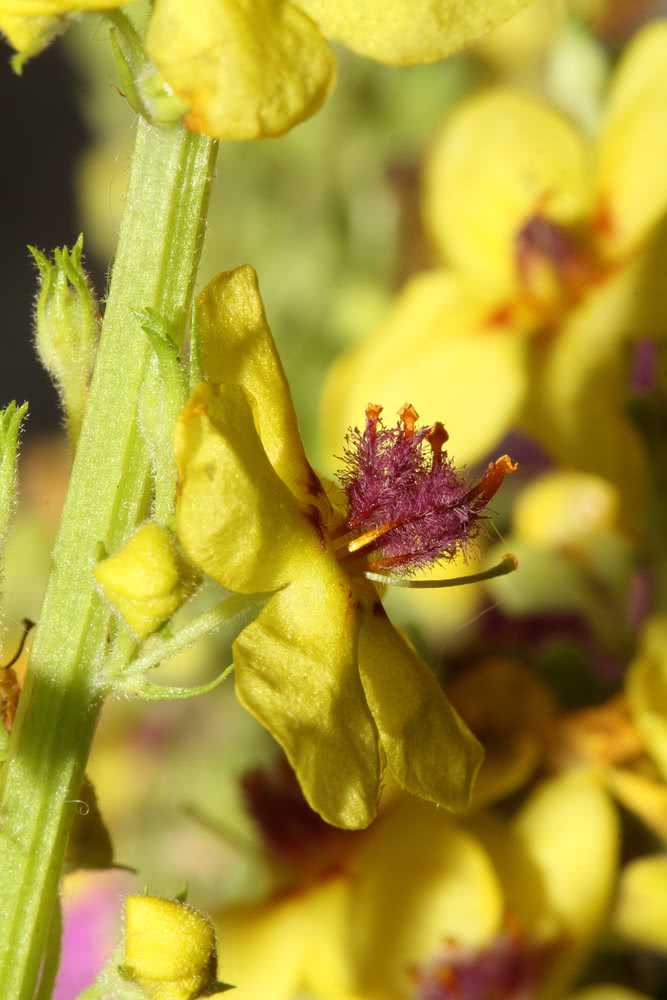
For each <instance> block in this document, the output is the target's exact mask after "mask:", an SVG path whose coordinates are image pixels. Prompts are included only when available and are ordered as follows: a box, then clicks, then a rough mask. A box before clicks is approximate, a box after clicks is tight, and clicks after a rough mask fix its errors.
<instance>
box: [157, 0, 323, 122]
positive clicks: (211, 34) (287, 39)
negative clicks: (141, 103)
mask: <svg viewBox="0 0 667 1000" xmlns="http://www.w3.org/2000/svg"><path fill="white" fill-rule="evenodd" d="M146 48H147V51H148V54H149V55H150V57H151V59H152V60H153V62H154V63H155V65H156V66H157V67H158V69H159V70H160V72H161V73H162V75H163V76H164V78H165V79H166V80H167V82H168V83H169V84H170V86H171V87H173V89H174V91H175V92H176V94H177V95H178V97H180V98H181V100H183V101H185V103H186V104H188V105H190V107H191V108H192V110H191V111H190V113H189V114H188V115H187V116H186V118H185V122H186V124H187V125H188V127H189V128H191V129H192V130H193V131H195V132H204V133H205V134H206V135H210V136H214V137H216V138H219V139H257V138H261V137H266V136H277V135H281V134H282V133H283V132H286V131H287V130H288V129H290V128H291V127H292V126H293V125H296V124H298V123H299V122H300V121H303V120H304V119H305V118H308V117H310V115H313V114H315V112H316V111H317V110H318V109H319V108H320V107H321V105H322V104H323V103H324V100H325V98H326V96H327V94H328V93H329V91H330V90H331V87H332V86H333V83H334V79H335V72H336V66H335V60H334V56H333V52H332V51H331V49H330V48H329V46H328V45H327V43H326V41H325V40H324V38H323V37H322V35H321V34H320V32H319V31H318V29H317V27H316V26H315V25H314V24H313V23H312V21H311V20H310V18H308V17H307V16H306V15H305V14H303V13H302V12H301V11H300V10H299V9H298V7H296V6H294V5H293V4H291V3H289V2H286V0H226V2H225V3H220V2H219V0H197V3H196V4H190V5H185V6H184V5H183V4H182V3H181V2H180V0H158V2H157V3H156V4H155V8H154V11H153V16H152V18H151V22H150V25H149V29H148V34H147V37H146Z"/></svg>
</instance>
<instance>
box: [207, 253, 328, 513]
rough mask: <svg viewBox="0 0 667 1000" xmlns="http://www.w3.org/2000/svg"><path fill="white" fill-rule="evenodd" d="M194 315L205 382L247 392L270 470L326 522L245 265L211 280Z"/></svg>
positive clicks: (259, 300) (252, 278)
mask: <svg viewBox="0 0 667 1000" xmlns="http://www.w3.org/2000/svg"><path fill="white" fill-rule="evenodd" d="M198 315H199V334H200V341H201V343H200V355H201V366H202V371H203V373H204V377H205V378H206V379H208V380H209V381H211V382H230V383H233V384H234V385H241V386H243V387H244V388H245V389H247V390H248V391H249V392H250V393H251V395H252V397H253V399H254V400H255V401H256V404H257V408H256V411H255V419H256V421H257V426H258V428H259V435H260V437H261V439H262V444H263V446H264V449H265V451H266V453H267V455H268V457H269V461H270V462H271V465H272V466H273V467H274V469H275V470H276V472H277V473H278V475H279V476H280V478H281V479H282V480H283V482H285V483H286V484H287V486H288V487H289V489H290V490H291V491H292V493H294V494H295V496H297V497H298V498H299V499H300V500H302V501H303V502H304V503H308V504H310V503H313V502H315V503H317V505H318V507H319V508H320V510H321V512H322V514H323V515H324V516H325V517H326V516H327V514H330V507H329V506H328V503H327V500H326V496H325V495H324V493H323V491H322V487H321V486H320V483H319V480H318V478H317V476H316V475H315V473H314V472H313V470H312V469H311V467H310V465H309V464H308V461H307V459H306V455H305V452H304V450H303V444H302V442H301V436H300V434H299V425H298V423H297V419H296V412H295V410H294V403H293V402H292V396H291V393H290V389H289V385H288V383H287V379H286V378H285V372H284V371H283V366H282V363H281V361H280V356H279V354H278V351H277V350H276V345H275V343H274V341H273V337H272V336H271V330H270V329H269V325H268V323H267V320H266V314H265V313H264V306H263V304H262V298H261V295H260V293H259V285H258V283H257V275H256V274H255V272H254V270H253V269H252V268H251V267H249V266H247V265H246V266H244V267H238V268H236V270H234V271H225V272H223V273H222V274H219V275H218V276H217V277H216V278H214V279H213V280H212V281H210V282H209V283H208V285H207V286H206V288H205V289H204V291H203V292H202V293H201V295H200V296H199V299H198Z"/></svg>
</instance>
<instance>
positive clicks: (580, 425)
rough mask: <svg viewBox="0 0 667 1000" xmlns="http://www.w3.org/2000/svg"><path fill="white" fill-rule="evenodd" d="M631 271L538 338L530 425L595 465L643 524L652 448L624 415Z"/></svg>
mask: <svg viewBox="0 0 667 1000" xmlns="http://www.w3.org/2000/svg"><path fill="white" fill-rule="evenodd" d="M627 282H628V279H627V275H626V273H625V272H619V273H618V274H617V275H615V276H614V278H613V279H610V280H608V281H606V282H605V283H604V284H602V285H601V286H600V287H599V288H597V289H596V290H595V291H594V292H593V293H591V294H590V295H589V296H588V297H587V298H586V299H585V300H584V301H583V302H582V303H581V305H579V306H578V307H577V308H576V309H574V310H573V311H572V312H571V313H570V315H569V316H568V318H567V320H566V321H565V322H564V324H563V326H562V327H561V328H560V329H559V330H558V333H557V335H556V336H555V338H554V339H553V341H552V343H551V346H549V345H547V344H545V345H537V347H536V354H535V362H536V377H535V379H534V380H533V381H532V389H533V393H532V397H531V402H530V404H529V406H528V408H527V414H528V415H527V416H526V418H525V419H526V428H527V430H529V431H530V432H531V433H532V434H534V435H536V436H537V437H538V439H539V440H540V441H541V443H542V444H543V446H544V447H545V448H546V449H547V450H548V451H549V452H550V453H551V454H552V455H553V456H554V457H555V458H557V459H558V460H559V461H561V462H563V463H564V464H566V465H570V466H574V467H575V468H579V469H582V470H586V471H588V472H593V473H596V474H598V475H600V476H602V477H604V478H605V479H607V480H609V481H610V482H611V483H613V484H614V485H615V486H616V487H617V488H618V490H619V493H620V496H621V498H622V503H621V509H620V515H621V517H622V518H623V526H624V527H626V528H627V529H629V530H634V531H637V530H639V529H640V527H641V523H642V516H643V511H644V496H645V490H646V475H647V468H646V456H645V453H644V449H643V445H642V442H641V439H640V438H639V435H638V434H637V432H636V430H635V429H634V427H633V426H632V425H631V423H630V421H629V420H628V419H627V417H626V415H625V408H624V400H625V395H626V374H625V368H624V366H623V365H622V363H621V362H622V358H621V356H620V350H619V342H620V340H621V338H622V336H623V335H624V334H625V333H626V332H627V331H628V327H627V325H626V322H628V316H629V311H630V309H631V301H632V299H631V297H630V296H629V287H628V283H627Z"/></svg>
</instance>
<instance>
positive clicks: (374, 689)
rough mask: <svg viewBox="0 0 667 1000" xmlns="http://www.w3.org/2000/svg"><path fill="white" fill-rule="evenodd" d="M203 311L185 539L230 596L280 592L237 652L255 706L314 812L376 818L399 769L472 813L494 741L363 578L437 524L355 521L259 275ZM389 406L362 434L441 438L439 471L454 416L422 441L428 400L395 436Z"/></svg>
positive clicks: (186, 453)
mask: <svg viewBox="0 0 667 1000" xmlns="http://www.w3.org/2000/svg"><path fill="white" fill-rule="evenodd" d="M199 317H200V331H201V364H202V371H203V372H204V374H205V375H206V377H208V378H209V379H211V380H212V381H210V382H205V383H202V384H201V385H200V386H199V387H198V388H197V389H196V390H195V392H194V393H193V395H192V397H191V399H190V400H189V402H188V404H187V405H186V407H185V409H184V410H183V412H182V414H181V416H180V418H179V420H178V422H177V425H176V433H175V453H176V462H177V466H178V470H179V479H180V483H179V490H178V499H177V507H176V528H177V532H178V535H179V538H180V540H181V542H182V544H183V546H184V548H185V550H186V552H187V554H188V555H189V557H190V558H191V559H192V561H193V562H194V563H195V565H197V566H199V567H200V568H201V569H203V570H205V571H206V572H207V573H208V574H209V575H210V576H212V577H213V578H214V579H216V580H217V581H218V582H219V583H221V584H222V585H223V586H224V587H226V588H228V589H229V590H234V591H237V592H241V593H253V592H256V591H271V590H276V591H277V593H276V594H275V595H274V597H273V598H272V599H271V600H270V601H269V603H268V604H267V606H266V607H265V608H264V610H263V611H262V612H261V614H260V615H259V617H258V618H257V619H256V621H255V622H253V623H252V624H251V625H249V626H248V627H246V628H245V629H244V630H243V632H242V633H241V635H240V636H239V637H238V638H237V640H236V641H235V643H234V646H233V654H234V665H235V674H236V689H237V693H238V696H239V698H240V700H241V702H242V703H243V704H244V705H245V707H246V708H247V709H248V710H249V711H250V712H252V714H253V715H255V717H256V718H257V719H258V720H259V721H260V722H261V723H262V724H263V725H264V726H266V727H267V729H269V731H270V732H271V733H272V734H273V736H274V737H275V738H276V740H277V741H278V742H279V743H280V744H281V746H282V747H283V748H284V750H285V752H286V754H287V757H288V758H289V761H290V763H291V764H292V766H293V768H294V770H295V771H296V774H297V776H298V778H299V781H300V784H301V786H302V788H303V790H304V794H305V795H306V798H307V799H308V801H309V803H310V804H311V806H312V807H313V808H314V809H315V810H316V811H318V812H319V813H321V815H322V816H323V817H324V818H325V819H327V820H328V821H329V822H331V823H333V824H336V825H340V826H345V827H364V826H366V825H367V824H368V823H370V821H371V820H372V819H373V817H374V816H375V813H376V808H377V801H378V797H379V793H380V785H381V780H382V774H383V771H384V769H385V767H386V769H387V770H388V772H389V773H390V774H391V775H392V776H393V777H394V779H395V780H396V781H397V782H398V784H399V785H401V786H402V787H403V788H405V789H406V790H408V791H410V792H412V793H413V794H415V795H417V796H420V797H423V798H425V799H428V800H431V801H433V802H437V803H439V804H441V805H444V806H447V807H448V808H451V809H460V808H462V807H464V806H465V805H466V804H467V802H468V799H469V796H470V788H471V782H472V779H473V777H474V774H475V772H476V770H477V768H478V766H479V762H480V759H481V750H480V747H479V745H478V743H477V741H476V740H475V739H474V737H472V736H471V734H470V733H469V732H468V730H467V729H466V727H465V726H464V725H463V724H462V723H461V721H460V720H459V718H458V717H457V715H456V713H455V712H454V711H453V710H452V708H451V706H450V705H449V703H448V701H447V699H446V698H445V696H444V694H443V692H442V690H441V688H440V686H439V684H438V682H437V681H436V679H435V677H434V675H433V674H432V672H431V671H430V670H429V669H428V667H427V666H426V664H425V663H424V662H423V661H422V660H421V659H420V658H419V656H417V654H416V652H415V651H414V649H413V648H412V646H410V645H409V643H408V642H406V641H405V639H403V638H402V637H401V636H400V635H399V634H398V632H397V631H396V630H395V629H394V628H393V627H392V625H391V623H390V622H389V620H388V618H387V616H386V614H385V612H384V609H383V607H382V604H381V602H380V599H379V597H378V594H377V591H376V589H375V587H374V586H373V584H371V583H370V582H369V581H368V580H367V579H365V578H364V576H363V573H364V571H365V570H367V569H368V568H369V567H370V568H371V569H373V568H385V567H387V568H388V567H397V566H398V567H399V568H400V567H402V565H403V564H404V562H405V559H406V558H407V556H404V555H401V554H400V553H399V554H396V552H395V551H393V550H392V554H391V555H387V548H386V547H385V548H380V546H381V545H383V544H384V543H383V539H385V538H386V539H389V538H390V537H391V535H392V532H393V531H395V532H397V533H398V532H400V531H401V530H403V529H405V530H406V532H407V534H406V535H405V536H401V544H403V543H405V544H406V545H407V546H408V548H409V547H410V545H411V544H413V539H414V538H419V540H420V541H419V544H420V545H421V544H422V543H423V544H424V545H426V544H427V543H428V544H429V545H430V543H431V541H432V539H431V536H430V534H428V531H426V532H425V533H423V532H422V527H421V526H423V525H425V524H426V519H425V518H424V516H423V514H422V515H420V517H419V524H418V525H417V526H416V527H415V528H414V531H413V528H412V527H409V525H414V524H416V522H414V521H413V520H412V516H410V517H408V515H404V516H402V517H396V518H395V520H389V521H387V523H384V522H383V523H382V524H380V525H379V527H378V526H375V527H372V528H370V529H369V530H367V529H366V526H365V524H364V511H363V510H360V513H359V516H358V517H357V518H354V519H353V520H352V521H350V522H348V521H345V515H344V514H343V512H342V510H341V508H340V505H339V504H337V503H336V502H335V496H334V491H333V490H332V489H329V490H327V489H326V488H325V486H324V485H323V483H322V482H320V480H319V479H318V477H317V476H316V475H315V473H314V472H313V470H312V468H311V467H310V465H309V464H308V462H307V460H306V456H305V454H304V450H303V445H302V443H301V438H300V436H299V432H298V426H297V421H296V415H295V412H294V407H293V404H292V400H291V397H290V394H289V389H288V386H287V383H286V380H285V376H284V373H283V370H282V367H281V364H280V359H279V357H278V354H277V352H276V348H275V345H274V343H273V339H272V337H271V333H270V330H269V328H268V325H267V322H266V318H265V315H264V310H263V306H262V302H261V298H260V296H259V290H258V287H257V280H256V277H255V274H254V272H253V271H252V269H251V268H239V269H238V270H237V271H234V272H228V273H225V274H222V275H220V276H219V277H218V278H216V279H214V281H212V282H211V283H210V285H209V286H208V287H207V288H206V289H205V290H204V292H203V293H202V296H201V297H200V300H199ZM379 409H380V408H379V407H372V406H369V407H368V411H367V412H368V416H367V430H366V432H365V435H366V436H365V437H363V440H364V441H365V442H366V443H367V444H368V446H369V447H370V448H371V450H372V448H373V442H374V441H375V440H376V438H375V434H376V433H377V435H378V440H382V441H386V440H388V438H387V435H389V436H391V435H392V434H397V435H398V438H397V439H396V440H397V441H398V447H399V448H400V449H403V450H402V451H401V454H413V452H410V449H411V448H412V447H413V444H412V442H413V441H414V443H415V444H414V446H415V447H417V443H419V445H418V446H419V448H421V442H422V441H424V443H425V442H426V441H427V440H428V441H429V443H430V444H431V447H432V449H433V467H432V468H433V470H435V471H434V474H438V475H439V474H440V472H441V471H442V473H443V475H444V474H445V470H446V469H447V468H449V466H447V464H446V456H445V454H444V453H441V451H440V448H441V445H442V442H443V440H444V438H443V436H442V435H443V434H444V433H445V432H444V429H443V428H442V427H441V425H434V427H433V428H432V429H431V431H430V432H429V434H428V437H425V436H424V434H425V432H424V431H422V430H416V431H415V430H414V419H415V416H416V415H415V414H414V410H412V408H411V407H403V408H402V414H403V418H402V419H403V423H404V427H405V430H404V431H402V432H400V431H398V430H397V431H395V432H391V431H388V430H384V429H382V428H381V425H380V424H378V423H377V421H378V414H379ZM413 436H414V437H413ZM436 439H437V440H436ZM359 440H362V436H361V435H360V436H359ZM392 440H393V439H392ZM369 442H370V443H369ZM378 468H380V466H378ZM512 468H513V466H512V463H511V462H510V460H509V459H507V457H505V458H504V459H501V460H499V461H498V462H497V463H492V465H491V467H490V469H489V471H488V472H487V474H486V475H485V476H484V477H483V479H482V480H481V482H480V483H479V484H477V486H473V487H472V488H470V487H469V485H468V486H465V487H461V488H462V489H463V490H464V492H463V493H462V494H461V495H460V497H459V501H457V506H456V511H457V513H456V515H452V517H453V519H454V521H456V524H457V525H458V524H459V519H460V518H463V519H464V518H465V517H466V516H467V515H466V514H465V509H466V507H469V506H470V505H471V504H472V505H473V508H474V509H481V506H480V505H483V503H485V502H486V500H487V499H488V498H489V497H490V496H491V495H492V494H493V492H495V489H497V487H498V486H499V485H500V482H501V480H502V478H503V475H504V474H505V473H506V472H508V471H511V469H512ZM372 472H373V470H371V472H369V473H368V477H367V479H363V477H362V478H361V480H359V482H357V480H354V477H352V480H353V484H354V483H357V485H359V483H360V484H361V487H362V493H363V489H368V490H372V489H374V488H375V487H376V486H377V485H378V481H376V480H374V479H373V477H372V475H371V473H372ZM448 475H449V473H446V476H448ZM383 482H386V480H383ZM419 482H420V483H422V486H423V487H424V489H427V490H428V489H429V488H430V487H429V483H425V481H424V480H423V479H420V480H419ZM447 482H450V480H449V479H447ZM350 488H352V487H350ZM458 488H459V487H457V489H458ZM406 494H407V491H406V490H405V489H403V488H402V487H401V488H400V489H397V490H396V492H395V493H393V494H392V509H391V511H390V513H389V514H388V515H387V517H388V518H390V519H391V518H392V517H394V516H395V514H396V512H398V513H401V507H400V505H401V503H403V502H404V495H406ZM394 502H395V503H396V505H397V506H396V508H394V507H393V503H394ZM359 505H360V508H363V506H364V502H363V498H362V500H360V501H359ZM392 512H393V513H392ZM436 520H437V519H436ZM355 522H359V524H360V525H363V527H360V528H359V530H361V531H362V534H361V535H359V530H357V531H355V530H353V529H354V527H355ZM429 523H430V522H429ZM438 523H439V522H438ZM434 525H435V526H436V527H437V524H436V522H434ZM429 530H430V529H429ZM458 530H459V529H458V528H457V531H458ZM438 531H439V528H438ZM350 536H352V537H350ZM427 536H428V537H427ZM439 537H440V535H438V538H439ZM387 544H389V542H387ZM414 544H415V545H416V544H417V543H416V542H415V543H414ZM443 548H444V546H443ZM378 549H379V552H378ZM369 551H371V552H373V555H372V556H371V557H368V556H367V555H366V553H367V552H369ZM369 558H370V559H371V561H370V562H369V561H368V559H369ZM410 558H412V557H411V556H410ZM434 558H437V557H434ZM430 561H433V560H432V559H431V560H430Z"/></svg>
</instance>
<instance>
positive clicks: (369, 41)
mask: <svg viewBox="0 0 667 1000" xmlns="http://www.w3.org/2000/svg"><path fill="white" fill-rule="evenodd" d="M525 3H526V0H494V2H493V3H488V2H485V0H435V2H434V0H412V2H410V0H391V2H390V3H387V0H336V3H331V2H330V0H329V2H327V0H299V6H300V7H302V8H303V9H304V10H305V11H306V12H307V13H308V14H310V16H311V17H312V18H313V20H314V21H316V22H317V23H318V24H319V26H320V28H321V29H322V32H323V34H325V35H326V36H327V38H331V39H332V40H333V41H336V42H342V43H343V45H347V46H348V48H350V49H353V50H354V51H355V52H359V53H360V54H361V55H363V56H369V57H370V58H371V59H377V60H378V62H384V63H391V64H394V65H408V64H410V63H428V62H435V60H436V59H443V58H444V57H445V56H447V55H449V54H450V53H451V52H455V51H456V50H457V49H460V48H462V47H463V46H464V45H467V44H468V43H470V42H472V41H474V39H476V38H479V37H480V36H481V35H484V34H486V32H487V31H490V30H491V28H494V27H495V26H496V25H497V24H502V22H503V21H506V20H507V19H508V18H509V17H511V16H512V14H513V13H514V12H515V11H517V10H519V8H521V7H523V6H524V4H525Z"/></svg>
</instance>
